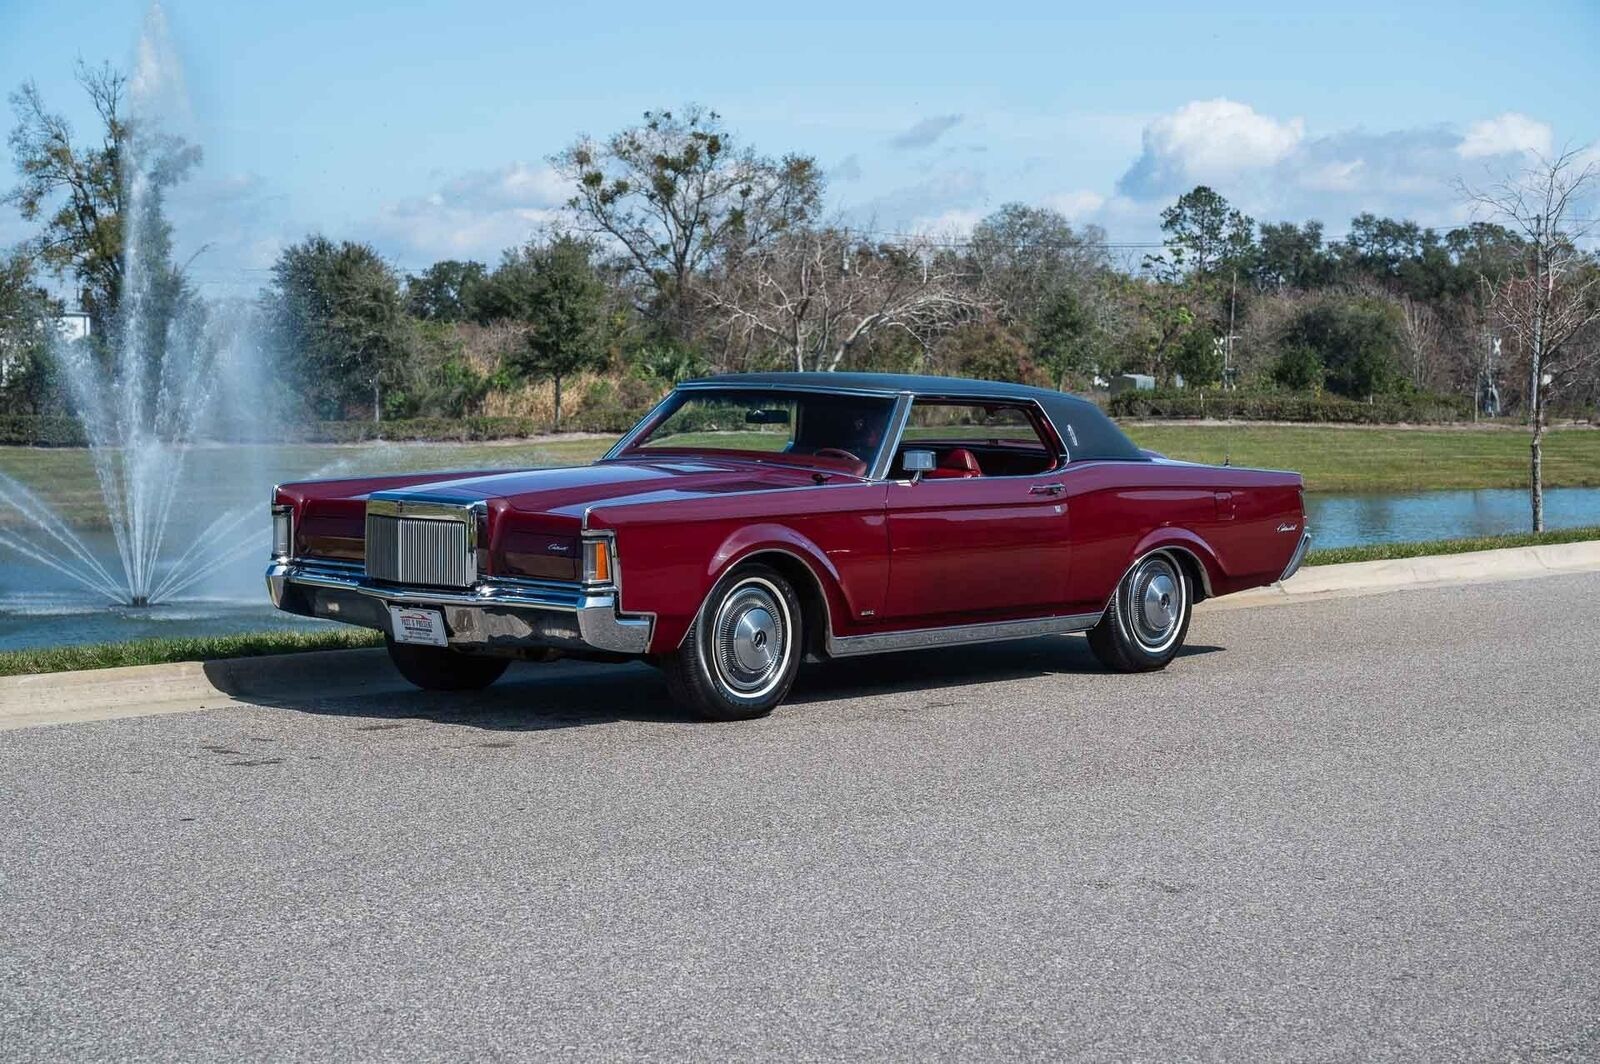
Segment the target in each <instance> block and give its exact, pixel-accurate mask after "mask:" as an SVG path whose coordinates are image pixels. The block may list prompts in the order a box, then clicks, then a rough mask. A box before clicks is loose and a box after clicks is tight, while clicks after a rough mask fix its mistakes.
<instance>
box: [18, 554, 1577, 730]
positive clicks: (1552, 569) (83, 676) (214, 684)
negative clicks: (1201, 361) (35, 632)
mask: <svg viewBox="0 0 1600 1064" xmlns="http://www.w3.org/2000/svg"><path fill="white" fill-rule="evenodd" d="M1592 571H1600V542H1589V543H1563V544H1557V545H1553V546H1545V547H1511V548H1507V549H1504V550H1486V551H1475V552H1473V553H1471V554H1439V555H1429V556H1427V557H1422V558H1397V559H1393V560H1390V561H1380V562H1352V563H1349V564H1346V565H1320V566H1316V567H1314V568H1311V569H1302V570H1300V572H1298V573H1296V574H1295V576H1294V578H1293V579H1291V580H1289V581H1288V582H1287V583H1283V584H1275V585H1273V586H1272V587H1266V588H1260V589H1257V590H1255V591H1246V592H1242V593H1240V594H1237V595H1229V596H1226V597H1225V598H1221V599H1217V600H1216V601H1215V602H1208V603H1204V604H1202V606H1201V607H1200V608H1201V609H1202V610H1206V611H1212V610H1228V609H1248V608H1251V607H1257V606H1271V605H1293V604H1296V603H1305V602H1315V601H1317V600H1319V599H1324V598H1334V597H1341V596H1347V595H1373V594H1380V593H1383V592H1386V591H1397V590H1403V589H1406V588H1426V587H1439V586H1443V585H1450V584H1473V583H1489V582H1497V581H1503V580H1527V579H1532V578H1534V577H1540V576H1549V575H1551V574H1553V573H1570V572H1592ZM391 690H392V691H402V690H407V688H406V686H405V684H404V682H403V681H402V680H400V678H399V677H398V676H397V675H396V674H395V672H394V670H393V668H391V667H390V665H389V659H388V655H387V654H385V653H384V652H383V651H381V650H325V651H315V652H311V653H304V654H294V655H277V656H268V657H256V658H231V659H228V660H225V661H208V662H181V663H179V664H175V665H135V666H132V667H129V668H122V669H94V670H90V671H86V672H57V673H45V674H43V675H38V676H8V677H0V731H7V730H10V729H13V728H31V727H38V726H40V725H45V724H70V723H75V722H81V721H91V720H113V719H116V718H120V717H145V716H154V715H158V714H164V713H192V712H195V711H197V710H203V709H218V708H222V707H225V706H233V705H250V704H257V705H259V704H263V703H265V704H271V703H273V702H278V701H282V700H285V699H295V698H299V699H308V698H348V697H351V696H360V695H363V694H377V693H380V692H382V691H391Z"/></svg>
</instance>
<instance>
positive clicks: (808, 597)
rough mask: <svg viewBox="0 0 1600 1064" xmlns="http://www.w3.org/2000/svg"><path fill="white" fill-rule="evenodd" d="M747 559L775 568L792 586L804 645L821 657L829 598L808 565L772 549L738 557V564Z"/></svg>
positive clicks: (825, 642) (809, 651) (826, 636)
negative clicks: (803, 634)
mask: <svg viewBox="0 0 1600 1064" xmlns="http://www.w3.org/2000/svg"><path fill="white" fill-rule="evenodd" d="M747 562H760V563H761V564H762V565H766V566H770V567H771V568H773V569H776V570H777V571H778V572H780V573H782V574H783V578H784V579H785V580H787V581H789V583H790V584H791V585H792V586H793V587H794V593H795V594H796V595H797V596H798V597H799V599H800V620H801V623H802V624H803V626H804V631H805V640H806V645H805V648H804V649H805V651H806V652H807V653H808V654H811V655H812V656H816V657H820V656H821V655H822V653H823V649H824V648H825V647H826V646H827V639H828V600H827V599H826V598H825V597H824V595H823V591H822V584H821V582H820V581H819V580H818V579H817V574H816V573H815V572H813V571H812V569H811V566H809V565H807V564H806V563H805V562H803V561H801V560H800V559H799V558H797V557H796V556H794V555H793V554H789V553H787V552H785V551H775V550H770V551H757V552H756V553H754V554H751V555H749V556H748V557H744V558H740V559H739V564H740V565H744V564H746V563H747Z"/></svg>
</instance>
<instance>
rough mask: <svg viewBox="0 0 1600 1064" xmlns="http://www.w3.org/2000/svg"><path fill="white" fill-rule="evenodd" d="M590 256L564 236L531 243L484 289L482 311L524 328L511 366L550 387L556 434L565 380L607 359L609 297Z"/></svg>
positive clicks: (582, 244) (589, 249) (510, 256)
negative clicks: (547, 382)
mask: <svg viewBox="0 0 1600 1064" xmlns="http://www.w3.org/2000/svg"><path fill="white" fill-rule="evenodd" d="M594 252H595V249H594V245H593V244H591V243H590V242H588V241H586V240H581V239H579V238H577V237H573V236H566V235H563V236H558V237H556V238H555V239H553V240H550V241H549V242H547V243H530V244H528V245H527V246H525V247H523V248H520V249H518V250H516V251H511V252H507V254H506V257H505V260H504V261H503V262H502V263H501V265H500V268H499V269H497V270H495V272H494V275H493V276H492V277H491V278H490V280H489V282H488V284H487V285H486V289H485V294H484V300H485V306H486V307H492V308H494V309H495V310H496V311H497V312H498V313H499V314H500V315H501V316H503V317H508V318H516V319H518V320H520V321H522V322H524V323H525V324H526V329H527V331H526V333H525V337H524V343H523V345H522V346H521V347H520V348H518V349H516V350H515V351H514V352H513V354H512V355H511V357H510V358H509V359H508V363H509V368H510V369H511V370H512V371H513V372H516V373H518V374H521V375H523V376H527V377H533V378H536V379H543V378H549V379H550V380H551V381H552V382H553V383H554V385H555V428H556V431H558V432H559V431H560V430H561V390H562V384H563V382H564V381H565V380H566V379H567V378H568V377H570V376H571V375H572V374H574V373H579V372H581V371H583V370H585V369H588V368H590V367H593V366H596V365H598V364H599V363H600V362H601V361H602V360H603V359H604V357H605V351H606V346H605V339H606V329H605V326H606V307H607V302H608V298H609V294H608V292H607V289H606V286H605V283H604V282H603V281H602V280H601V278H600V275H599V273H598V272H597V271H596V270H595V267H594V262H593V258H594Z"/></svg>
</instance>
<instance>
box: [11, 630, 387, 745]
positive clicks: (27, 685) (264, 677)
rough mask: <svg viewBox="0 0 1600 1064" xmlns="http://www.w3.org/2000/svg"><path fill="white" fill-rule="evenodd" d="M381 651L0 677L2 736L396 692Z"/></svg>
mask: <svg viewBox="0 0 1600 1064" xmlns="http://www.w3.org/2000/svg"><path fill="white" fill-rule="evenodd" d="M399 687H400V680H399V678H398V677H397V676H396V675H395V673H394V670H393V668H392V667H391V666H390V665H389V658H388V655H387V654H385V653H384V652H383V651H382V650H319V651H312V652H308V653H304V654H293V655H288V654H279V655H268V656H264V657H253V658H229V659H226V660H222V661H204V662H202V661H184V662H177V663H174V664H171V665H132V666H128V667H126V668H120V669H89V670H86V671H83V672H52V673H43V674H40V675H34V676H6V677H0V731H7V730H9V729H12V728H30V727H35V726H37V725H40V724H67V723H72V722H75V721H87V720H112V719H115V718H118V717H146V716H155V715H158V714H162V713H191V712H194V711H196V710H201V709H217V708H220V707H222V706H227V705H239V704H244V703H245V702H246V701H248V700H250V699H260V700H263V701H271V700H275V699H281V698H293V697H308V696H322V697H332V696H337V697H345V696H349V695H360V694H363V693H368V692H376V691H378V690H382V689H385V688H393V689H399Z"/></svg>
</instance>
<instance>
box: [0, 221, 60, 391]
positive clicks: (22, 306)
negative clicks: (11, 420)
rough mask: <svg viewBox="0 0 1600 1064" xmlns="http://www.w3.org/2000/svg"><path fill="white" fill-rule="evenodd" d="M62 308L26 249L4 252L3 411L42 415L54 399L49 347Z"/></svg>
mask: <svg viewBox="0 0 1600 1064" xmlns="http://www.w3.org/2000/svg"><path fill="white" fill-rule="evenodd" d="M59 312H60V307H59V305H58V304H57V303H56V301H55V300H53V299H51V298H50V296H49V294H48V293H47V292H46V291H45V290H44V289H43V288H41V287H40V286H39V284H38V282H37V280H36V279H35V278H34V274H33V262H32V261H31V260H30V259H29V258H28V256H27V255H25V254H23V253H22V252H21V251H15V252H12V253H11V254H10V255H5V256H0V412H3V413H15V412H26V413H29V414H40V413H43V412H44V410H45V408H46V406H47V405H48V404H49V402H50V401H51V398H52V397H53V394H54V391H55V388H54V379H53V377H54V374H53V369H54V366H53V363H52V362H51V356H50V347H51V344H52V343H53V342H57V340H58V338H57V337H56V336H55V335H54V331H55V324H54V318H55V316H56V314H58V313H59Z"/></svg>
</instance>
